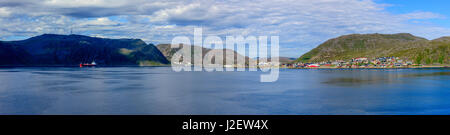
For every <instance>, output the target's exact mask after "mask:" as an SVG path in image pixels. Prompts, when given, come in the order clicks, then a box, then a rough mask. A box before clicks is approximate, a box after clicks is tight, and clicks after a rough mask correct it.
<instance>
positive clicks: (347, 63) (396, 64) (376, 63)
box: [280, 56, 442, 68]
mask: <svg viewBox="0 0 450 135" xmlns="http://www.w3.org/2000/svg"><path fill="white" fill-rule="evenodd" d="M280 66H281V68H417V67H433V66H429V65H423V64H418V63H414V62H413V61H407V60H403V59H401V58H399V57H392V56H391V57H378V58H373V59H369V58H366V57H359V58H352V59H349V60H334V61H324V62H316V63H302V62H297V63H285V64H280ZM436 67H442V66H436Z"/></svg>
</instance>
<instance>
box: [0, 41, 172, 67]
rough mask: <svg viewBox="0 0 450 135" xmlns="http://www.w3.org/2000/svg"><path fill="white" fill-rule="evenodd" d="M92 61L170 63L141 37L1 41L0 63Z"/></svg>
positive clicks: (36, 63) (48, 63)
mask: <svg viewBox="0 0 450 135" xmlns="http://www.w3.org/2000/svg"><path fill="white" fill-rule="evenodd" d="M8 58H12V59H9V60H8ZM92 61H95V62H97V63H98V65H103V66H120V65H130V66H132V65H142V63H148V62H152V63H158V64H168V63H169V61H168V60H167V59H166V58H165V57H164V56H163V54H162V53H161V52H160V51H159V50H158V49H157V48H156V47H155V46H154V45H152V44H149V45H147V44H146V43H145V42H144V41H142V40H140V39H106V38H95V37H88V36H82V35H53V34H44V35H41V36H36V37H32V38H29V39H26V40H22V41H9V42H1V44H0V62H1V63H0V65H4V66H5V65H6V66H15V65H17V66H75V65H78V64H80V63H90V62H92Z"/></svg>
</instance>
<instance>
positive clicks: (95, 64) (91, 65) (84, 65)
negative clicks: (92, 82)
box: [80, 61, 97, 67]
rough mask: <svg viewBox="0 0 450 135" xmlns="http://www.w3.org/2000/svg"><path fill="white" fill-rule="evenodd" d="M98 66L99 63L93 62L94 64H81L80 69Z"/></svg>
mask: <svg viewBox="0 0 450 135" xmlns="http://www.w3.org/2000/svg"><path fill="white" fill-rule="evenodd" d="M95 66H97V63H95V61H92V63H80V67H95Z"/></svg>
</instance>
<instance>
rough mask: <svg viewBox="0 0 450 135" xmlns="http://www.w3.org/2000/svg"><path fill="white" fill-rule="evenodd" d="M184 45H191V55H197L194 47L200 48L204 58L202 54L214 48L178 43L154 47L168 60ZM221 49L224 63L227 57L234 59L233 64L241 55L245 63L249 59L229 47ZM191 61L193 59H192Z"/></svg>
mask: <svg viewBox="0 0 450 135" xmlns="http://www.w3.org/2000/svg"><path fill="white" fill-rule="evenodd" d="M184 46H190V47H191V50H192V56H193V57H199V54H194V52H193V51H194V49H201V50H202V52H203V56H202V58H204V56H205V55H206V54H207V53H208V52H210V51H213V50H215V49H209V48H203V47H200V46H195V45H193V46H192V45H180V47H179V48H171V47H170V44H159V45H157V46H156V47H157V48H158V49H159V50H160V51H161V52H162V54H164V56H165V57H166V58H167V59H168V60H169V61H170V60H171V59H172V57H173V55H174V54H175V53H176V52H177V51H179V50H180V49H181V48H182V47H184ZM223 51H224V53H223V56H224V57H223V58H224V64H225V61H226V60H227V59H234V61H235V64H236V63H237V59H238V58H242V57H244V59H245V61H246V62H245V64H246V65H247V64H248V61H249V58H248V57H246V56H242V55H241V54H239V53H237V52H235V51H233V50H229V49H223ZM227 54H234V58H233V56H228V55H227ZM192 61H193V60H192ZM213 62H214V60H213ZM239 66H245V65H239Z"/></svg>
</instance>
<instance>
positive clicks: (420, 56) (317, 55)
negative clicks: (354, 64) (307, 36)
mask: <svg viewBox="0 0 450 135" xmlns="http://www.w3.org/2000/svg"><path fill="white" fill-rule="evenodd" d="M449 54H450V40H448V37H443V38H439V39H436V40H432V41H429V40H427V39H425V38H421V37H416V36H413V35H411V34H407V33H400V34H352V35H345V36H341V37H338V38H334V39H330V40H328V41H326V42H325V43H323V44H321V45H319V46H318V47H316V48H314V49H313V50H311V51H310V52H308V53H306V54H304V55H303V56H301V57H300V58H298V59H297V60H296V62H322V61H332V60H348V59H351V58H357V57H368V58H376V57H386V56H395V57H400V58H402V59H406V60H410V61H414V62H415V63H418V64H433V63H441V64H448V63H450V61H449Z"/></svg>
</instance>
